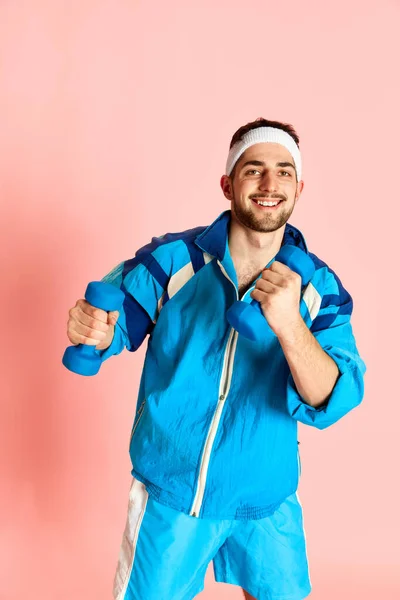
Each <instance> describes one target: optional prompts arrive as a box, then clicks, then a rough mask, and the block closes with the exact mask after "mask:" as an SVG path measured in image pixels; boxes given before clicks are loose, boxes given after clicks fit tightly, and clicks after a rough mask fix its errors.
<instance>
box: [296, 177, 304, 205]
mask: <svg viewBox="0 0 400 600" xmlns="http://www.w3.org/2000/svg"><path fill="white" fill-rule="evenodd" d="M303 188H304V181H303V180H302V179H301V180H300V181H299V182H298V184H297V190H296V202H298V201H299V199H300V195H301V193H302V191H303Z"/></svg>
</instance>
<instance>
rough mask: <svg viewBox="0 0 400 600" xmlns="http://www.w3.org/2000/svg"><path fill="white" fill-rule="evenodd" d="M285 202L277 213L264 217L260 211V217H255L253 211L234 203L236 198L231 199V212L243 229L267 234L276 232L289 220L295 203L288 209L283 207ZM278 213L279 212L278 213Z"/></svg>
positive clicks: (284, 201)
mask: <svg viewBox="0 0 400 600" xmlns="http://www.w3.org/2000/svg"><path fill="white" fill-rule="evenodd" d="M286 202H288V201H287V200H283V206H282V205H281V206H280V208H278V209H277V213H276V214H275V211H274V212H271V213H267V212H266V213H265V214H264V215H263V214H262V213H261V211H260V215H259V216H257V215H256V214H255V211H254V209H253V210H252V209H251V208H248V209H247V208H243V207H242V206H240V205H239V204H238V203H237V202H236V198H235V197H234V198H233V202H232V210H233V212H234V214H235V216H236V218H237V220H238V221H239V222H240V223H241V224H242V225H244V227H248V228H249V229H251V230H252V231H257V232H258V233H268V232H271V231H276V230H277V229H280V228H281V227H283V226H284V225H285V224H286V223H287V221H288V220H289V218H290V215H291V214H292V212H293V209H294V206H295V203H294V202H293V204H292V205H291V206H290V205H289V207H288V208H286V207H285V204H286ZM278 211H279V212H278Z"/></svg>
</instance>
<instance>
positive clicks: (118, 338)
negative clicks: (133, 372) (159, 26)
mask: <svg viewBox="0 0 400 600" xmlns="http://www.w3.org/2000/svg"><path fill="white" fill-rule="evenodd" d="M124 347H125V336H124V333H123V331H122V329H121V327H119V325H118V323H116V325H115V329H114V337H113V340H112V342H111V344H110V345H109V346H108V348H106V349H105V350H97V353H98V355H99V356H100V358H101V361H102V362H104V361H105V360H107V358H110V356H115V355H116V354H120V353H121V352H122V350H123V349H124Z"/></svg>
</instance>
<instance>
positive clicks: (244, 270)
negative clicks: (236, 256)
mask: <svg viewBox="0 0 400 600" xmlns="http://www.w3.org/2000/svg"><path fill="white" fill-rule="evenodd" d="M261 271H262V269H260V268H259V267H257V266H255V265H252V264H244V265H240V266H237V267H236V277H237V280H238V285H239V298H241V297H242V296H243V295H244V294H245V293H246V292H247V290H248V289H249V288H250V287H251V284H252V283H253V282H254V280H255V279H257V277H258V276H259V275H260V273H261Z"/></svg>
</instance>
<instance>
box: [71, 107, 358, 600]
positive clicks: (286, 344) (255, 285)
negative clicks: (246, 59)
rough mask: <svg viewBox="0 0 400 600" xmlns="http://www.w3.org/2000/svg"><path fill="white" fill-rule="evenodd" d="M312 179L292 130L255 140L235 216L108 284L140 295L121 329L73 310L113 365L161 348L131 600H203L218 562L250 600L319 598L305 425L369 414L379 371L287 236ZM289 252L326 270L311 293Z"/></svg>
mask: <svg viewBox="0 0 400 600" xmlns="http://www.w3.org/2000/svg"><path fill="white" fill-rule="evenodd" d="M301 176H302V165H301V155H300V150H299V138H298V136H297V134H296V132H295V131H294V129H293V127H292V126H291V125H288V124H284V123H280V122H277V121H268V120H266V119H257V120H256V121H254V122H252V123H249V124H247V125H245V126H243V127H241V128H240V129H239V130H238V131H237V132H236V133H235V134H234V136H233V138H232V141H231V145H230V150H229V154H228V159H227V164H226V171H225V174H224V175H223V176H222V178H221V188H222V191H223V194H224V195H225V197H226V199H227V200H228V201H229V202H230V204H231V207H230V210H227V211H225V212H223V213H222V214H220V216H219V217H218V218H217V219H216V220H215V221H214V222H213V223H212V224H211V225H209V226H208V227H197V228H195V229H190V230H187V231H184V232H181V233H173V234H171V233H168V234H165V235H163V236H161V237H157V238H153V240H152V242H151V243H150V244H148V245H147V246H144V247H143V248H141V249H140V250H138V251H137V252H136V255H135V257H134V258H132V259H129V260H127V261H123V262H122V263H120V264H119V265H118V266H117V267H116V268H115V269H114V270H113V271H111V272H110V273H109V274H108V275H107V276H106V277H104V281H107V282H109V283H112V284H113V285H115V286H118V287H119V288H120V289H122V290H123V291H124V293H125V301H124V304H123V307H122V309H121V311H120V312H119V313H108V314H107V313H106V312H104V311H101V310H98V309H96V308H94V307H93V306H90V305H89V304H88V303H87V302H86V301H85V300H82V299H81V300H78V301H77V303H76V305H75V307H74V308H72V309H71V310H70V317H69V321H68V337H69V339H70V340H71V342H72V343H73V344H79V343H83V344H89V345H95V346H96V348H97V350H98V352H99V354H100V356H101V357H102V360H106V359H107V358H109V357H110V356H112V355H115V354H119V353H120V352H121V351H122V350H123V349H124V348H127V349H128V350H130V351H135V350H136V349H137V348H138V347H139V346H140V345H141V343H142V342H143V341H144V339H145V338H146V336H147V335H148V336H149V337H148V347H147V352H146V358H145V363H144V368H143V373H142V378H141V383H140V388H139V394H138V403H137V410H136V415H135V418H134V422H133V426H132V433H131V440H130V456H131V461H132V476H133V479H132V483H131V488H130V494H129V506H128V518H127V522H126V528H125V532H124V535H123V541H122V546H121V551H120V556H119V561H118V567H117V573H116V576H115V583H114V598H115V599H116V600H139V599H140V600H160V599H166V600H167V599H168V600H191V599H192V598H194V597H195V596H196V595H197V594H198V593H199V592H200V591H201V590H202V589H203V586H204V576H205V573H206V570H207V567H208V565H209V564H210V562H211V561H213V564H214V572H215V578H216V580H217V581H220V582H226V583H230V584H233V585H237V586H240V587H241V588H242V589H243V591H244V594H245V597H246V598H247V599H251V598H254V599H256V600H302V599H303V598H305V597H306V596H308V595H309V593H310V591H311V583H310V579H309V572H308V562H307V554H306V544H305V536H304V529H303V516H302V508H301V505H300V503H299V499H298V496H297V487H298V482H299V476H300V457H299V452H298V440H297V423H298V422H302V423H305V424H307V425H310V426H313V427H317V428H319V429H324V428H326V427H328V426H330V425H332V424H334V423H336V422H337V421H338V420H339V419H340V418H342V417H343V416H344V415H345V414H347V413H348V412H349V411H350V410H352V409H353V408H354V407H356V406H358V405H359V404H360V402H361V401H362V398H363V393H364V373H365V364H364V362H363V361H362V359H361V358H360V356H359V353H358V350H357V347H356V343H355V339H354V336H353V332H352V326H351V323H350V318H351V314H352V307H353V303H352V299H351V296H350V294H349V293H348V292H347V291H346V290H345V289H344V287H343V286H342V284H341V282H340V280H339V278H338V277H337V275H336V274H335V273H334V272H333V271H332V269H330V268H329V267H328V265H327V264H326V263H325V262H323V261H322V260H321V259H319V258H318V257H317V256H316V255H315V254H313V253H311V252H310V251H309V250H308V247H307V245H306V242H305V239H304V236H303V234H302V233H301V232H300V231H299V230H298V229H297V228H296V227H294V226H293V225H291V224H289V222H288V220H289V218H290V216H291V214H292V212H293V210H294V208H295V206H296V203H297V201H298V200H299V197H300V195H301V192H302V190H303V186H304V183H303V181H302V179H301ZM287 245H289V246H290V245H294V246H296V247H297V248H299V249H300V250H302V251H303V252H304V253H305V254H306V255H307V256H308V259H309V260H311V261H312V263H313V267H314V268H315V269H314V274H313V276H312V278H311V280H310V281H309V283H308V284H307V285H305V286H302V281H301V278H300V276H299V275H298V274H297V273H295V272H294V271H292V270H291V269H290V268H289V267H288V266H286V265H285V264H283V263H282V262H279V260H274V258H275V256H276V255H277V253H278V252H279V250H280V249H281V248H283V247H284V246H287ZM238 299H241V300H242V301H243V302H248V303H249V302H251V301H252V299H254V300H257V301H258V302H259V303H260V306H261V310H262V314H263V316H264V317H265V324H266V328H265V335H264V333H263V334H262V335H260V336H259V339H258V340H257V341H254V342H253V341H249V340H248V339H246V338H245V337H244V336H243V335H240V334H239V333H238V332H237V331H235V330H234V329H233V328H232V327H231V326H230V325H229V323H228V321H227V318H226V313H227V311H228V309H229V308H230V306H232V304H233V303H234V302H235V301H236V300H238ZM300 307H302V310H300ZM267 325H268V327H269V329H268V327H267Z"/></svg>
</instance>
